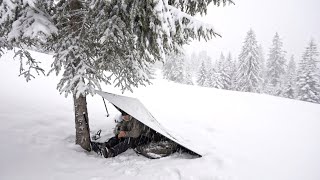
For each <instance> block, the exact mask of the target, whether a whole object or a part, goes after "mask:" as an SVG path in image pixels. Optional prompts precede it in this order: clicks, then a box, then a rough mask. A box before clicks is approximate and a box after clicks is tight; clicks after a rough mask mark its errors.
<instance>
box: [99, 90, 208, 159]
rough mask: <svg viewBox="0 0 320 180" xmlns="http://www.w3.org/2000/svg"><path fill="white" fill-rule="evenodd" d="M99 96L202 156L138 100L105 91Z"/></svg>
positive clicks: (100, 92)
mask: <svg viewBox="0 0 320 180" xmlns="http://www.w3.org/2000/svg"><path fill="white" fill-rule="evenodd" d="M96 92H97V94H99V95H100V96H102V97H103V98H105V99H106V100H108V101H109V102H110V103H111V104H113V105H114V106H116V107H118V108H119V109H121V110H123V111H125V112H126V113H128V114H130V115H131V116H132V117H134V118H135V119H137V120H138V121H140V122H141V123H143V124H145V125H146V126H148V127H149V128H151V129H153V130H155V131H156V132H158V133H160V134H162V135H163V136H165V137H167V138H168V139H170V140H172V141H174V142H175V143H177V144H179V145H180V146H182V147H183V148H185V149H187V150H189V151H191V152H193V153H194V154H196V155H199V156H200V157H201V156H202V153H200V152H199V151H198V150H196V148H195V147H193V146H192V145H191V144H189V143H188V141H186V140H185V139H182V138H181V137H179V136H174V135H171V134H170V133H169V132H168V130H166V129H165V127H163V126H162V125H161V124H160V123H159V122H158V121H157V120H156V118H155V117H153V115H152V114H151V113H150V112H149V111H148V109H147V108H146V107H145V106H144V105H143V104H142V103H141V102H140V101H139V100H138V99H136V98H132V97H127V96H121V95H116V94H112V93H108V92H103V91H96Z"/></svg>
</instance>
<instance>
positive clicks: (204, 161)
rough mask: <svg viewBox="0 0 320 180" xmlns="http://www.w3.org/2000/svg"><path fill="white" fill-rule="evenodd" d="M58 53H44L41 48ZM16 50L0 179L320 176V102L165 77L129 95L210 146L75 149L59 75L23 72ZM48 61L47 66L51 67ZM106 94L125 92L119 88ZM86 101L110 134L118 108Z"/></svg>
mask: <svg viewBox="0 0 320 180" xmlns="http://www.w3.org/2000/svg"><path fill="white" fill-rule="evenodd" d="M33 54H35V55H36V56H37V58H39V59H40V60H41V59H42V60H43V59H50V58H51V57H50V56H48V55H45V54H40V53H33ZM11 58H12V53H9V54H8V55H5V56H3V57H2V58H1V59H0V82H1V88H0V102H1V103H0V119H1V125H0V147H1V151H0V152H1V153H0V179H1V180H16V179H17V180H18V179H19V180H20V179H21V180H22V179H23V180H25V179H30V180H40V179H41V180H42V179H77V180H82V179H83V180H104V179H128V178H134V179H213V180H225V179H227V180H229V179H230V180H233V179H234V180H257V179H259V180H301V179H304V180H319V179H320V172H319V167H320V155H319V152H320V131H319V127H320V105H318V104H312V103H307V102H302V101H296V100H290V99H284V98H279V97H273V96H268V95H261V94H252V93H241V92H233V91H224V90H217V89H210V88H201V87H197V86H187V85H180V84H176V83H172V82H168V81H166V80H162V79H161V76H160V75H159V76H158V77H157V78H156V79H155V80H154V81H153V85H150V86H147V87H141V88H139V89H135V90H134V94H131V93H125V95H128V96H132V97H137V98H139V99H140V100H141V101H142V102H143V103H144V104H145V106H146V107H147V108H148V109H149V110H150V112H151V113H152V114H153V115H154V116H155V117H156V118H157V120H158V121H159V122H161V124H162V125H163V126H165V127H166V128H167V129H169V130H170V131H171V132H173V133H174V134H175V135H177V136H182V137H183V138H184V139H186V140H188V141H190V142H192V143H193V144H194V146H197V148H200V149H202V151H203V152H204V156H203V157H202V158H192V157H191V156H189V155H186V154H182V155H180V154H174V155H172V156H170V157H166V158H162V159H158V160H150V159H146V158H144V157H142V156H138V155H136V154H135V152H134V151H132V150H128V151H127V152H125V153H124V154H121V155H119V156H117V157H115V158H110V159H104V158H102V157H101V156H98V155H96V154H94V153H87V152H85V151H83V150H82V149H81V148H80V147H78V146H76V145H74V133H75V129H74V115H73V104H72V101H71V96H69V97H68V98H65V97H64V96H62V95H60V94H59V93H58V91H57V90H56V84H57V82H58V78H57V77H53V76H51V77H37V79H35V80H32V81H31V82H29V83H26V82H25V80H24V79H23V78H22V77H18V70H19V67H18V65H19V63H18V62H17V61H13V60H12V59H11ZM45 65H46V66H48V65H49V64H45ZM103 90H105V91H109V92H112V93H119V90H117V89H114V88H112V87H111V86H104V89H103ZM107 106H108V108H109V109H108V110H109V111H110V114H111V115H110V117H106V112H105V109H104V105H103V101H102V99H101V97H100V96H97V95H96V96H94V97H91V96H89V97H88V108H89V118H90V119H89V120H90V128H91V131H92V132H95V131H97V130H99V129H102V130H103V132H104V135H105V136H104V137H103V138H107V137H109V136H111V132H112V128H113V126H114V125H115V124H114V121H113V119H114V117H115V116H117V115H118V112H117V111H116V110H115V109H114V108H112V106H111V105H110V104H109V103H108V104H107Z"/></svg>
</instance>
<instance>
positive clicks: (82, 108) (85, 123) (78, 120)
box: [68, 0, 91, 151]
mask: <svg viewBox="0 0 320 180" xmlns="http://www.w3.org/2000/svg"><path fill="white" fill-rule="evenodd" d="M68 3H69V6H70V11H71V18H70V25H71V31H72V32H71V33H72V34H73V36H74V38H77V36H78V35H79V34H78V33H79V28H80V26H81V24H82V23H81V22H82V21H83V17H81V14H79V13H76V12H77V11H79V10H81V8H82V4H81V1H79V0H70V1H69V2H68ZM80 61H81V60H80V59H77V60H76V61H75V62H74V66H75V67H76V66H77V65H78V64H79V62H80ZM78 83H79V82H78ZM75 84H77V83H75ZM73 101H74V113H75V128H76V144H79V145H80V146H81V147H82V148H83V149H85V150H87V151H91V145H90V128H89V118H88V117H89V116H88V110H87V100H86V96H85V95H82V94H81V95H80V96H79V97H77V96H76V95H75V94H73Z"/></svg>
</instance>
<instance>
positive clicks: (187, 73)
mask: <svg viewBox="0 0 320 180" xmlns="http://www.w3.org/2000/svg"><path fill="white" fill-rule="evenodd" d="M184 72H185V75H184V82H183V83H184V84H188V85H193V81H192V72H191V70H190V68H189V66H186V68H185V71H184Z"/></svg>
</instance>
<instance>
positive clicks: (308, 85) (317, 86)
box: [297, 40, 320, 103]
mask: <svg viewBox="0 0 320 180" xmlns="http://www.w3.org/2000/svg"><path fill="white" fill-rule="evenodd" d="M318 57H319V52H318V49H317V45H316V44H315V42H314V40H311V41H310V43H309V44H308V46H307V47H306V51H305V52H304V54H303V56H302V60H301V61H300V63H299V67H298V75H297V98H298V99H300V100H302V101H308V102H313V103H320V80H319V69H318V65H317V63H319V59H318Z"/></svg>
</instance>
